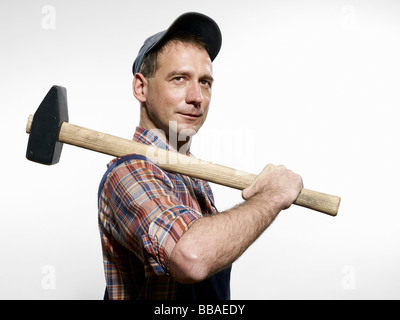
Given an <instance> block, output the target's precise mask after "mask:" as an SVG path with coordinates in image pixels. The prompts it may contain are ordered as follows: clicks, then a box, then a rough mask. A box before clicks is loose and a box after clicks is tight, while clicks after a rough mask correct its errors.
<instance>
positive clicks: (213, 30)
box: [132, 12, 222, 75]
mask: <svg viewBox="0 0 400 320" xmlns="http://www.w3.org/2000/svg"><path fill="white" fill-rule="evenodd" d="M182 32H191V33H194V34H197V35H199V36H201V37H202V38H203V39H204V40H205V42H206V43H207V46H208V54H209V56H210V58H211V61H214V59H215V58H216V56H217V55H218V52H219V50H220V49H221V43H222V35H221V30H220V29H219V27H218V25H217V23H216V22H215V21H214V20H213V19H211V18H210V17H208V16H206V15H204V14H202V13H198V12H187V13H184V14H182V15H181V16H179V17H178V18H177V19H176V20H175V21H174V22H173V23H172V24H171V26H170V27H169V28H168V29H167V30H164V31H161V32H158V33H156V34H155V35H152V36H151V37H149V38H147V39H146V40H145V42H144V44H143V46H142V47H141V48H140V50H139V53H138V55H137V57H136V59H135V62H134V63H133V67H132V72H133V74H134V75H135V74H136V73H138V72H139V70H140V67H141V65H142V63H143V60H144V58H145V57H146V55H147V54H148V53H149V52H150V51H151V50H152V49H155V48H157V47H159V46H161V45H162V44H164V43H165V42H167V41H168V40H169V39H170V38H171V37H172V36H174V35H176V34H179V33H182Z"/></svg>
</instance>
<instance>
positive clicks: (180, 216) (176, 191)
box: [98, 128, 230, 299]
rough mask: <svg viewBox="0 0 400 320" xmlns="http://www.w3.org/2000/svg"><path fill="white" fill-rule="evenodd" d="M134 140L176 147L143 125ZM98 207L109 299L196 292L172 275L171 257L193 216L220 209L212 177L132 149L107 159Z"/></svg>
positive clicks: (227, 277)
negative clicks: (168, 168)
mask: <svg viewBox="0 0 400 320" xmlns="http://www.w3.org/2000/svg"><path fill="white" fill-rule="evenodd" d="M134 140H135V141H138V142H141V143H144V144H148V145H154V146H156V147H159V148H163V149H167V150H173V148H172V147H171V146H170V145H168V144H166V143H165V141H164V140H163V139H162V138H160V137H159V136H157V135H156V134H155V133H154V132H152V131H149V130H145V129H142V128H137V129H136V132H135V135H134ZM98 207H99V229H100V236H101V244H102V250H103V261H104V271H105V278H106V285H107V294H108V298H109V299H178V298H181V297H182V296H186V298H188V297H189V296H187V294H188V293H190V292H194V289H193V287H190V286H188V285H181V284H179V283H177V282H176V281H174V279H173V278H172V277H170V276H169V257H170V255H171V253H172V250H173V249H174V247H175V244H176V243H177V242H178V240H179V239H180V237H181V236H182V235H183V233H184V232H185V231H186V230H187V229H188V228H190V226H191V224H192V223H193V222H194V221H196V220H197V219H199V218H201V217H203V216H204V215H210V214H215V213H216V212H217V210H216V208H215V206H214V198H213V194H212V191H211V188H210V186H209V184H208V183H207V182H205V181H202V180H199V179H194V178H190V177H188V176H184V175H181V174H173V173H169V172H165V171H163V170H162V169H160V168H159V167H158V166H157V165H155V164H154V163H152V162H151V161H150V160H148V159H147V158H146V157H144V156H141V155H128V156H124V157H122V158H117V159H114V160H112V161H111V162H110V163H109V164H108V170H107V172H106V173H105V175H104V177H103V180H102V182H101V183H100V187H99V196H98ZM229 275H230V269H229V270H227V271H225V272H224V275H223V277H224V279H225V280H224V281H225V282H228V283H229ZM217 282H221V280H218V279H217ZM204 286H206V287H207V288H206V289H205V294H208V297H211V296H212V292H211V293H210V292H207V291H210V290H213V289H212V288H211V289H210V288H209V285H204V284H203V285H202V287H204ZM224 286H225V287H226V286H227V287H228V288H227V289H226V288H225V289H223V290H225V291H227V293H226V292H225V293H223V294H222V296H223V297H225V298H229V285H224ZM203 289H204V288H203ZM203 289H202V290H203ZM216 290H217V291H218V290H220V288H219V289H218V288H217V289H216ZM214 291H215V290H214ZM210 294H211V295H210ZM191 295H193V294H191ZM197 295H198V296H199V294H197ZM217 296H218V295H217ZM220 296H221V295H220ZM189 298H190V297H189ZM192 298H195V297H192Z"/></svg>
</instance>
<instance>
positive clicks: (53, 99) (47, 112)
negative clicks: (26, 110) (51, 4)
mask: <svg viewBox="0 0 400 320" xmlns="http://www.w3.org/2000/svg"><path fill="white" fill-rule="evenodd" d="M63 122H68V105H67V90H66V89H65V88H63V87H60V86H53V87H51V89H50V91H49V92H48V93H47V95H46V97H45V98H44V99H43V101H42V103H41V104H40V105H39V108H38V109H37V111H36V112H35V114H34V117H33V121H32V125H31V130H30V135H29V141H28V148H27V150H26V158H27V159H28V160H31V161H34V162H38V163H41V164H47V165H51V164H56V163H58V161H59V160H60V156H61V150H62V145H63V144H62V143H61V142H59V141H58V135H59V132H60V128H61V124H62V123H63Z"/></svg>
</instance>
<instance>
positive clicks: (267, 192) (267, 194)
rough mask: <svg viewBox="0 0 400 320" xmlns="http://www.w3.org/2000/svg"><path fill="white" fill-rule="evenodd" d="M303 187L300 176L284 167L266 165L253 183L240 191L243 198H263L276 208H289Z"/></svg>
mask: <svg viewBox="0 0 400 320" xmlns="http://www.w3.org/2000/svg"><path fill="white" fill-rule="evenodd" d="M302 188H303V181H302V179H301V177H300V176H299V175H298V174H296V173H294V172H293V171H291V170H289V169H287V168H286V167H284V166H282V165H280V166H274V165H272V164H269V165H267V166H266V167H265V168H264V169H263V171H262V172H261V173H260V174H259V175H258V176H257V178H256V179H255V181H254V183H253V184H252V185H251V186H249V187H248V188H246V189H244V190H243V192H242V197H243V199H244V200H249V199H250V198H253V197H257V198H259V199H260V200H261V199H262V198H263V199H265V201H268V202H269V204H270V205H271V202H272V203H273V204H274V205H275V206H276V208H277V209H278V210H284V209H287V208H289V207H290V206H291V205H292V203H293V202H294V201H295V200H296V198H297V197H298V195H299V193H300V191H301V189H302Z"/></svg>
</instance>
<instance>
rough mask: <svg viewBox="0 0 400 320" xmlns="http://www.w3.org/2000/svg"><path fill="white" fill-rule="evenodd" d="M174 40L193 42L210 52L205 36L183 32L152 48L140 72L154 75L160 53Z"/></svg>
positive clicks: (147, 75)
mask: <svg viewBox="0 0 400 320" xmlns="http://www.w3.org/2000/svg"><path fill="white" fill-rule="evenodd" d="M173 42H181V43H188V44H192V45H195V46H197V47H199V48H202V49H205V50H206V51H207V52H209V50H208V46H207V42H206V41H205V40H204V38H203V37H201V36H199V35H197V34H195V33H191V32H181V33H178V34H176V35H174V36H173V37H172V38H170V39H168V40H167V41H166V42H164V43H163V44H161V45H160V46H158V47H156V48H154V49H152V51H150V52H149V53H148V54H147V56H146V57H145V58H144V60H143V62H142V65H141V66H140V69H139V72H140V73H141V74H143V75H144V76H145V77H146V78H152V77H154V75H155V73H156V71H157V57H158V54H159V53H161V52H162V51H163V49H164V48H165V47H166V46H167V45H168V44H171V43H173Z"/></svg>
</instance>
